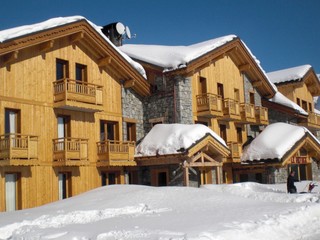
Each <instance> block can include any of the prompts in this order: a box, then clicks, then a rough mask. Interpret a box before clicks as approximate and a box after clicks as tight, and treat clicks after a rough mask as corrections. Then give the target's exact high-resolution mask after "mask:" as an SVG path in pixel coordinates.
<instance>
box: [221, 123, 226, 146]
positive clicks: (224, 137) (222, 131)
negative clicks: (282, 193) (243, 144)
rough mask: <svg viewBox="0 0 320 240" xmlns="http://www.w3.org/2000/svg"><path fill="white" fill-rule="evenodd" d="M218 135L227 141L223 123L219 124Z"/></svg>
mask: <svg viewBox="0 0 320 240" xmlns="http://www.w3.org/2000/svg"><path fill="white" fill-rule="evenodd" d="M219 127H220V137H221V138H222V139H223V140H224V141H225V142H227V126H226V125H224V124H220V125H219Z"/></svg>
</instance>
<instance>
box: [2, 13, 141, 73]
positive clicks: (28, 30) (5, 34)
mask: <svg viewBox="0 0 320 240" xmlns="http://www.w3.org/2000/svg"><path fill="white" fill-rule="evenodd" d="M81 20H85V21H87V22H88V23H89V24H90V25H91V26H92V27H93V28H94V29H95V30H96V31H97V32H98V33H99V34H100V35H101V37H102V38H104V39H105V40H106V41H107V42H108V44H110V45H111V46H112V47H113V48H114V49H115V50H116V51H117V52H118V53H119V54H120V55H121V56H122V57H123V58H125V59H126V61H127V62H129V64H130V65H131V66H133V67H134V68H135V69H136V70H137V71H138V72H139V73H140V74H141V75H142V76H143V77H144V78H146V72H145V70H144V68H143V67H142V66H141V64H139V63H137V62H135V61H133V60H132V59H131V58H130V57H129V56H128V55H127V54H125V53H123V52H122V51H120V50H119V49H118V48H117V47H116V46H115V45H114V44H113V43H112V42H111V41H110V40H109V38H108V37H106V36H105V35H104V34H103V32H102V31H101V29H102V27H99V26H97V25H95V24H94V23H92V22H90V21H89V20H87V19H86V18H85V17H82V16H71V17H57V18H52V19H49V20H46V21H44V22H40V23H36V24H31V25H25V26H20V27H15V28H10V29H6V30H2V31H0V43H3V42H5V41H8V40H11V39H14V38H17V37H22V36H25V35H29V34H32V33H36V32H40V31H43V30H47V29H51V28H54V27H58V26H62V25H65V24H68V23H73V22H77V21H81Z"/></svg>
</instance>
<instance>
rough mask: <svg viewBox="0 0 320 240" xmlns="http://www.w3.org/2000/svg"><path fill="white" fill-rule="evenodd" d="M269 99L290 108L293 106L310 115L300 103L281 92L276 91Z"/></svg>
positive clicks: (298, 110) (301, 112) (299, 111)
mask: <svg viewBox="0 0 320 240" xmlns="http://www.w3.org/2000/svg"><path fill="white" fill-rule="evenodd" d="M269 101H270V102H275V103H278V104H281V105H283V106H286V107H289V108H292V109H294V110H295V111H297V112H298V113H300V114H303V115H308V113H307V112H306V111H305V110H304V109H303V108H302V107H300V106H299V105H298V104H296V103H294V102H293V101H291V100H290V99H289V98H287V97H286V96H284V95H283V94H282V93H280V92H276V94H275V95H274V96H273V98H271V99H269Z"/></svg>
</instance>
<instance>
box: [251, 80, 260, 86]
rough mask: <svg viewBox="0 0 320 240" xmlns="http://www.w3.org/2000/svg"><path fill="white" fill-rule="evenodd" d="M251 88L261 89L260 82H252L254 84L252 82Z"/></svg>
mask: <svg viewBox="0 0 320 240" xmlns="http://www.w3.org/2000/svg"><path fill="white" fill-rule="evenodd" d="M252 86H253V87H255V88H256V87H261V86H262V81H259V80H258V81H254V82H252Z"/></svg>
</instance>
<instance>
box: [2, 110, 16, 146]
mask: <svg viewBox="0 0 320 240" xmlns="http://www.w3.org/2000/svg"><path fill="white" fill-rule="evenodd" d="M4 124H5V134H10V135H11V145H12V147H17V142H16V138H17V136H16V134H17V133H19V132H20V111H19V110H14V109H6V110H5V123H4ZM8 137H9V136H8Z"/></svg>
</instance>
